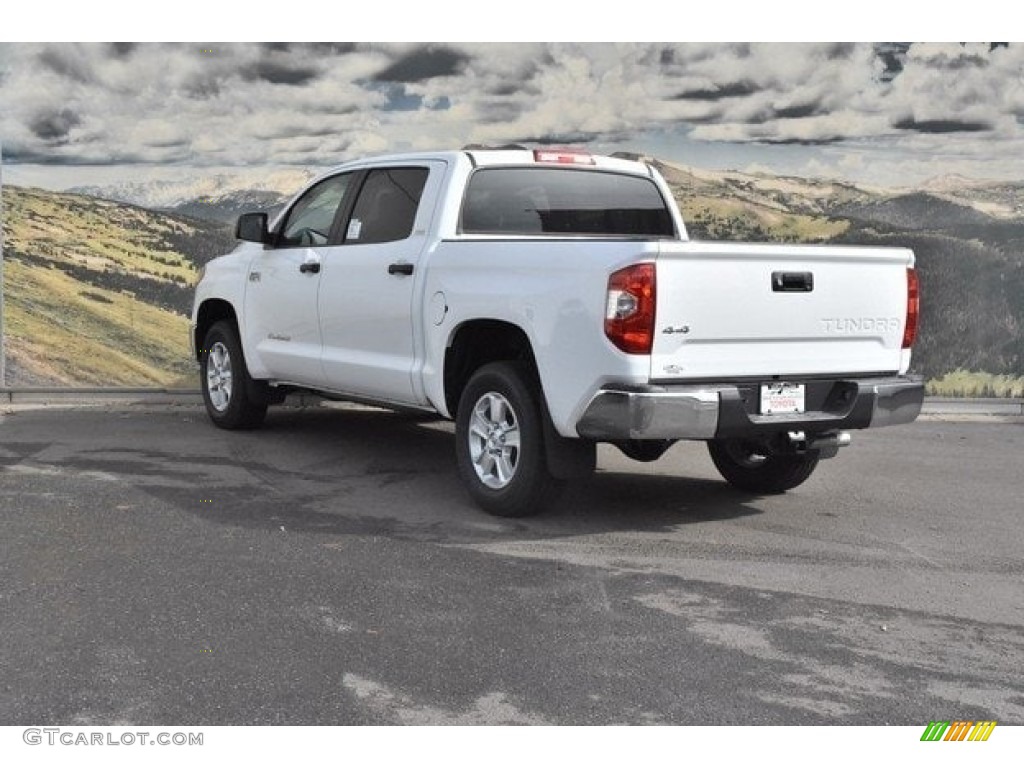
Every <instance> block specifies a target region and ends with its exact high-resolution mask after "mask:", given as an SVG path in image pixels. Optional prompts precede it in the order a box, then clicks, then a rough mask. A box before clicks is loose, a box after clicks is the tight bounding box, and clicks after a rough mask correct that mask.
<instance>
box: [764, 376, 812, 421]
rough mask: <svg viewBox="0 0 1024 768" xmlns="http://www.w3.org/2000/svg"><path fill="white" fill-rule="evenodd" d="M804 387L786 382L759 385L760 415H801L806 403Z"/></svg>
mask: <svg viewBox="0 0 1024 768" xmlns="http://www.w3.org/2000/svg"><path fill="white" fill-rule="evenodd" d="M806 394H807V393H806V387H805V385H803V384H795V383H793V382H788V381H773V382H772V383H771V384H762V385H761V403H760V405H761V415H762V416H775V415H777V414H780V413H803V412H804V405H805V402H806V399H807V398H806Z"/></svg>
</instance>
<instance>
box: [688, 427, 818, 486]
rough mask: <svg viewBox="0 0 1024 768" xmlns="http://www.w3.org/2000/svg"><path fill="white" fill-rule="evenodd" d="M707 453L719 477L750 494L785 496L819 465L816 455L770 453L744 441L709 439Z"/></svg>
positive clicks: (755, 444)
mask: <svg viewBox="0 0 1024 768" xmlns="http://www.w3.org/2000/svg"><path fill="white" fill-rule="evenodd" d="M708 451H709V452H710V454H711V461H713V462H714V464H715V467H716V468H717V469H718V471H719V472H720V473H721V474H722V477H724V478H725V479H726V480H727V481H728V482H729V483H730V484H731V485H734V486H735V487H737V488H739V489H741V490H744V491H749V492H751V493H765V494H767V493H785V492H786V491H788V490H790V489H791V488H796V487H797V486H798V485H800V484H801V483H803V482H804V481H805V480H806V479H807V478H809V477H810V476H811V473H812V472H814V468H815V467H817V466H818V454H817V453H804V454H795V453H794V454H790V453H769V452H767V451H766V449H765V448H763V447H762V446H760V445H758V444H757V443H753V442H750V441H747V440H738V439H734V440H711V441H709V442H708Z"/></svg>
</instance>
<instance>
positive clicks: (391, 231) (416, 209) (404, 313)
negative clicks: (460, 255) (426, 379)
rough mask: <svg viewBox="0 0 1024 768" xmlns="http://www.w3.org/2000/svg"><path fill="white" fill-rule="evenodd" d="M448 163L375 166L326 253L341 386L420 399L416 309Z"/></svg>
mask: <svg viewBox="0 0 1024 768" xmlns="http://www.w3.org/2000/svg"><path fill="white" fill-rule="evenodd" d="M443 169H444V163H441V162H425V163H417V164H416V167H410V166H403V167H400V168H385V169H374V170H372V171H371V172H370V173H369V174H368V175H367V176H366V179H365V181H364V183H363V185H362V188H361V190H360V192H359V196H358V198H357V199H356V201H355V205H354V207H353V209H352V214H351V216H350V217H349V219H348V221H347V222H345V224H344V226H342V228H341V229H342V231H343V234H344V235H345V239H344V242H343V244H342V245H340V246H338V247H335V248H331V249H330V250H329V252H328V253H327V254H325V258H324V269H323V276H322V278H321V282H320V293H319V309H320V328H321V332H322V338H323V356H322V360H323V370H324V375H325V376H326V378H327V381H328V384H327V386H330V387H332V388H334V389H337V390H341V391H344V392H351V393H353V394H360V395H365V396H368V397H376V398H383V399H387V400H391V401H395V402H401V403H409V404H421V403H424V402H425V397H424V395H423V393H422V389H421V387H420V386H419V385H418V383H417V380H416V379H415V377H414V375H413V373H414V369H415V367H416V364H417V359H418V358H419V357H420V356H421V355H422V353H421V352H420V351H419V350H421V348H422V341H421V340H420V339H418V338H417V337H416V335H415V334H416V331H417V329H416V328H415V327H414V323H413V319H412V312H413V305H414V302H415V297H416V288H417V286H419V285H420V284H421V283H420V278H421V275H420V273H419V272H418V271H417V265H418V263H419V259H420V254H421V252H422V251H423V248H424V246H425V244H426V240H427V231H428V229H429V225H430V219H431V216H432V215H433V209H434V204H435V202H436V200H437V196H438V192H439V188H440V185H441V179H442V177H443Z"/></svg>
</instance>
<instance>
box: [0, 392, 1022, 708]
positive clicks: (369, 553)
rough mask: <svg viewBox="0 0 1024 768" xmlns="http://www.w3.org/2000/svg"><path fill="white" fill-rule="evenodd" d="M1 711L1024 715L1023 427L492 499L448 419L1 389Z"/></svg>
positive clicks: (676, 464) (650, 472) (924, 428)
mask: <svg viewBox="0 0 1024 768" xmlns="http://www.w3.org/2000/svg"><path fill="white" fill-rule="evenodd" d="M0 414H2V415H0V515H2V517H0V520H2V521H3V524H4V526H5V530H4V535H3V536H0V670H3V673H2V675H0V724H3V725H15V724H26V725H27V724H34V725H40V724H58V723H59V724H64V725H68V724H79V725H90V724H137V723H138V724H143V723H175V724H180V725H190V724H275V723H290V724H364V723H496V724H498V723H578V724H591V723H593V724H605V723H674V724H768V723H771V724H804V723H808V724H818V723H835V724H884V723H898V724H905V725H920V726H922V727H923V726H924V725H925V724H927V722H928V721H929V720H935V719H944V720H953V719H966V720H978V719H994V720H998V721H999V722H1000V723H1008V724H1009V723H1016V724H1022V723H1024V673H1022V672H1021V670H1022V669H1024V532H1022V531H1024V525H1022V517H1021V512H1022V509H1024V504H1022V501H1021V499H1022V497H1024V481H1022V474H1024V425H1022V424H1021V423H1019V422H1016V423H1009V422H1004V421H999V420H992V421H988V422H984V423H978V422H965V421H959V420H928V421H920V422H918V423H916V424H913V425H908V426H904V427H894V428H889V429H884V430H878V431H875V432H864V433H856V434H855V436H854V444H853V445H852V446H851V447H849V448H846V449H844V450H843V451H842V452H841V454H840V456H839V458H837V459H835V460H833V461H829V462H825V463H823V464H822V465H821V466H820V468H819V469H818V471H817V473H816V474H815V475H814V476H813V477H812V478H811V479H810V480H809V481H808V482H807V483H806V484H805V485H804V486H802V487H800V488H798V489H796V490H795V491H792V492H790V493H789V494H786V495H784V496H776V497H756V496H750V495H744V494H741V493H738V492H736V491H734V490H732V489H731V488H730V487H729V486H727V485H725V484H724V483H723V482H722V481H720V479H719V478H718V476H717V474H716V472H715V470H714V468H713V467H712V465H711V463H710V461H709V460H708V458H707V455H706V451H705V450H704V447H703V446H702V445H700V444H686V445H678V446H676V447H675V448H673V449H672V450H671V451H670V452H669V453H668V454H667V455H666V456H665V457H664V458H663V459H661V460H660V461H658V462H656V463H654V464H646V465H644V464H636V463H633V462H631V461H629V460H627V459H625V458H624V457H623V456H621V455H620V454H619V453H618V452H617V451H615V450H614V449H612V448H606V447H602V449H601V453H600V461H599V466H600V471H599V472H598V474H597V475H596V476H595V477H594V478H593V480H592V481H590V482H587V483H584V484H579V485H575V486H573V487H571V488H570V490H569V492H568V493H567V494H566V497H565V498H564V500H563V502H562V503H561V504H560V505H559V506H558V507H557V508H556V509H555V510H554V511H552V512H551V513H549V514H547V515H545V516H543V517H539V518H533V519H528V520H502V519H498V518H492V517H488V516H487V515H485V514H483V513H481V512H479V511H478V510H476V509H475V508H474V507H473V506H471V504H470V503H469V501H468V498H467V497H466V495H465V493H464V492H463V490H462V488H461V486H460V485H459V482H458V480H457V478H456V473H455V466H454V458H453V453H454V448H453V444H452V436H451V429H450V426H449V425H447V424H446V423H443V422H433V421H422V420H419V419H416V418H411V417H409V416H403V415H396V414H391V413H386V412H380V411H374V410H370V409H358V408H330V409H328V408H305V409H297V408H294V409H281V410H277V411H273V412H272V414H271V416H270V417H269V419H268V423H267V427H266V428H265V429H263V430H260V431H257V432H250V433H228V432H223V431H220V430H217V429H215V428H213V427H212V426H211V425H210V424H209V423H208V421H207V420H206V417H205V415H204V414H203V412H202V410H201V409H200V408H198V407H196V406H194V405H185V406H171V405H168V406H158V405H143V406H122V405H118V404H107V405H103V406H99V407H88V408H83V407H71V406H63V407H49V408H40V409H32V408H27V407H19V408H12V407H10V406H7V407H5V408H3V409H2V410H0Z"/></svg>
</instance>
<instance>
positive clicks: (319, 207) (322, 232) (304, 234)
mask: <svg viewBox="0 0 1024 768" xmlns="http://www.w3.org/2000/svg"><path fill="white" fill-rule="evenodd" d="M351 180H352V174H350V173H345V174H341V175H340V176H332V177H331V178H329V179H324V180H323V181H321V182H320V183H319V184H317V185H315V186H313V187H311V188H310V189H309V190H308V191H307V192H306V193H305V194H304V195H303V196H302V197H300V198H299V199H298V200H297V201H295V205H293V206H292V207H291V210H290V211H288V216H287V218H286V219H285V222H284V226H283V227H282V228H281V234H280V235H279V236H278V238H277V247H278V248H295V247H302V246H307V247H308V246H319V245H327V243H328V242H329V241H330V236H331V227H332V226H333V225H334V218H335V216H336V215H337V213H338V209H339V208H340V207H341V204H342V202H343V201H344V199H345V194H346V192H347V191H348V188H349V184H350V182H351Z"/></svg>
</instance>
